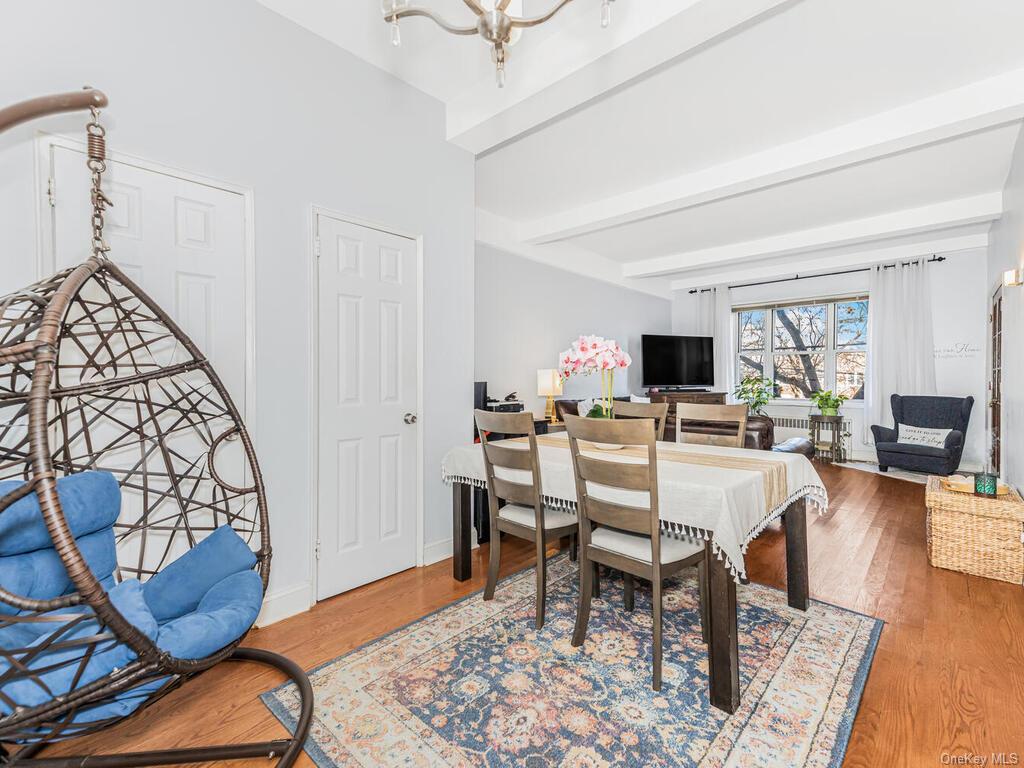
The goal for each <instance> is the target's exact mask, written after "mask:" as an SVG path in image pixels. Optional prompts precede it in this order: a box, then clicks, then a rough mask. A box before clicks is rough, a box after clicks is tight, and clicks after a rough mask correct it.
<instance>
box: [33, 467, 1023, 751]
mask: <svg viewBox="0 0 1024 768" xmlns="http://www.w3.org/2000/svg"><path fill="white" fill-rule="evenodd" d="M819 472H820V474H821V476H822V478H823V479H824V481H825V484H826V485H827V487H828V489H829V494H830V497H831V509H832V511H833V515H832V516H831V517H830V518H828V519H818V518H816V517H813V516H812V517H810V518H809V519H808V526H807V529H808V542H809V543H808V549H809V558H810V585H811V595H812V597H814V598H815V599H818V600H824V601H827V602H830V603H833V604H836V605H840V606H843V607H846V608H850V609H853V610H857V611H861V612H863V613H866V614H870V615H872V616H877V617H879V618H881V619H884V620H885V622H886V626H885V629H884V630H883V632H882V636H881V640H880V642H879V646H878V651H877V653H876V655H875V660H874V665H873V667H872V669H871V674H870V676H869V678H868V681H867V687H866V689H865V692H864V698H863V701H862V702H861V707H860V711H859V713H858V715H857V719H856V722H855V724H854V728H853V734H852V737H851V739H850V746H849V749H848V751H847V756H846V763H845V765H847V766H882V765H892V766H901V767H902V766H936V765H943V764H947V765H948V764H950V763H949V761H948V758H947V759H946V761H945V762H944V759H943V755H944V754H945V755H951V756H953V757H957V756H962V755H984V756H986V757H987V759H988V763H987V764H988V765H991V764H992V762H991V757H990V755H991V753H993V752H996V753H999V752H1003V753H1010V752H1016V753H1018V755H1019V759H1020V761H1021V764H1024V714H1022V713H1024V588H1022V587H1021V586H1014V585H1012V584H1007V583H1003V582H998V581H991V580H988V579H981V578H976V577H973V576H966V575H964V574H960V573H955V572H952V571H944V570H940V569H937V568H932V567H930V566H929V565H928V559H927V554H926V550H925V508H924V486H921V485H916V484H913V483H909V482H905V481H901V480H895V479H891V478H885V477H880V476H877V475H872V474H868V473H865V472H860V471H857V470H852V469H843V468H839V467H832V466H828V465H825V466H821V467H819ZM784 545H785V542H784V538H783V534H782V529H781V528H780V527H779V526H778V525H775V526H772V527H771V528H769V529H768V530H767V531H765V532H764V533H763V534H762V535H761V536H760V537H759V538H758V540H757V541H755V542H754V543H753V544H751V546H750V550H749V553H748V555H747V571H748V573H749V574H750V576H751V578H752V580H754V581H757V582H760V583H763V584H768V585H770V586H775V587H779V588H784V587H785V573H786V568H785V550H784ZM529 546H530V545H528V544H526V543H525V542H518V541H511V540H510V541H509V542H508V543H507V544H503V547H502V558H503V561H504V562H503V563H502V573H503V574H507V573H511V572H513V571H516V570H519V569H520V568H523V567H525V566H527V565H529V564H531V562H532V559H533V558H532V555H531V553H530V550H529ZM486 554H487V548H486V547H482V548H481V549H479V550H477V551H476V552H475V553H474V562H473V579H472V580H470V581H467V582H463V583H457V582H455V581H453V580H452V578H451V575H450V573H451V562H450V561H447V560H446V561H444V562H441V563H438V564H436V565H433V566H430V567H427V568H422V569H414V570H410V571H406V572H404V573H400V574H397V575H395V576H392V577H390V578H387V579H383V580H381V581H379V582H376V583H374V584H369V585H367V586H365V587H361V588H360V589H356V590H353V591H352V592H349V593H346V594H344V595H341V596H339V597H336V598H333V599H331V600H327V601H325V602H323V603H320V604H319V605H317V606H316V607H315V608H314V609H313V610H312V611H310V612H308V613H305V614H302V615H300V616H296V617H294V618H291V619H288V620H286V621H283V622H280V623H278V624H275V625H273V626H270V627H267V628H265V629H256V630H253V631H252V632H251V633H250V634H249V636H248V638H247V639H246V644H247V645H251V646H255V647H260V648H269V649H272V650H275V651H279V652H281V653H284V654H286V655H288V656H290V657H291V658H292V659H294V660H295V661H296V662H298V663H299V664H301V665H302V666H303V667H306V668H310V667H313V666H316V665H318V664H320V663H322V662H324V661H328V660H330V659H332V658H334V657H336V656H340V655H341V654H344V653H345V652H347V651H349V650H351V649H353V648H356V647H357V646H359V645H361V644H363V643H365V642H367V641H368V640H372V639H373V638H375V637H377V636H379V635H381V634H383V633H385V632H388V631H390V630H392V629H395V628H397V627H400V626H402V625H404V624H407V623H408V622H410V621H413V620H415V619H417V618H418V617H420V616H422V615H424V614H426V613H428V612H430V611H433V610H435V609H437V608H440V607H441V606H444V605H446V604H447V603H450V602H452V601H453V600H456V599H458V598H460V597H463V596H465V595H468V594H470V593H472V592H474V591H476V590H479V589H482V588H483V584H484V575H485V572H486ZM279 681H280V678H279V677H278V676H277V675H276V674H275V673H273V672H270V671H264V670H263V669H261V668H258V667H252V666H248V665H243V664H237V665H236V664H223V665H221V666H220V667H219V668H216V669H213V670H211V671H210V672H207V673H206V674H204V675H202V676H200V677H199V678H197V679H196V680H193V681H192V682H190V683H189V684H187V685H186V686H184V687H183V688H181V689H180V690H178V691H176V692H175V693H173V694H172V695H170V696H168V697H167V698H166V699H164V700H163V701H161V702H159V703H158V704H156V705H155V706H153V707H152V708H151V709H149V710H147V711H145V712H143V713H141V714H140V715H139V716H138V717H136V718H134V719H132V720H129V721H128V722H126V723H123V724H122V725H121V726H119V727H117V728H116V729H113V730H112V731H109V732H108V733H106V734H104V735H102V736H97V737H92V738H90V739H83V740H80V741H78V742H73V743H71V744H68V745H61V746H60V747H58V748H54V749H52V750H50V751H49V752H47V753H46V754H47V755H57V754H66V753H71V752H73V753H77V754H87V753H90V752H94V751H99V750H101V749H102V750H104V751H129V750H138V749H152V748H159V747H169V746H192V745H198V744H203V743H212V742H224V741H241V740H256V739H265V738H273V737H275V736H278V735H283V734H284V730H283V728H281V726H280V725H279V724H278V723H277V720H276V719H275V718H274V717H273V716H272V715H271V714H270V712H269V711H268V710H267V709H266V708H265V707H264V706H263V704H262V703H261V702H260V701H259V699H258V696H259V694H260V693H262V692H263V691H265V690H267V689H269V688H271V687H273V686H274V685H276V684H277V683H278V682H279ZM240 764H241V761H238V762H233V763H223V764H221V763H218V764H216V765H225V766H227V765H234V766H238V765H240ZM253 764H254V765H263V764H265V763H264V762H262V761H261V762H254V763H253ZM299 764H300V765H303V766H309V765H312V762H311V761H309V759H308V758H307V757H306V756H305V755H303V757H302V759H301V761H300V763H299Z"/></svg>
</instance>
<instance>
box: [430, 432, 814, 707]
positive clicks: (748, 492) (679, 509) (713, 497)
mask: <svg viewBox="0 0 1024 768" xmlns="http://www.w3.org/2000/svg"><path fill="white" fill-rule="evenodd" d="M536 439H537V449H538V454H539V459H540V470H541V486H542V489H541V490H542V495H543V499H544V504H545V505H546V506H550V507H553V508H557V509H563V510H566V511H571V512H574V511H575V509H576V481H575V475H574V472H573V466H572V457H571V454H570V451H569V441H568V436H567V435H566V434H564V433H561V434H554V435H539V436H537V438H536ZM508 443H509V444H510V445H518V447H522V444H521V443H516V442H515V441H513V440H510V441H508ZM492 444H494V443H492ZM497 444H501V442H499V443H497ZM594 449H596V446H595V447H594ZM635 453H636V452H635V451H629V450H623V451H621V452H616V451H614V450H600V451H597V450H595V452H594V455H595V456H598V457H599V458H601V459H604V460H607V461H620V462H623V463H635V462H639V461H644V459H638V458H636V456H635V455H633V454H635ZM657 456H658V497H659V517H660V519H661V527H662V531H663V532H664V533H666V534H668V535H671V536H677V537H688V538H690V539H696V540H702V541H703V542H704V562H705V568H706V569H707V571H706V572H707V580H708V595H709V605H708V618H709V622H708V623H709V627H708V630H709V631H708V638H707V645H708V676H709V698H710V702H711V704H712V706H714V707H717V708H718V709H721V710H723V711H725V712H728V713H730V714H731V713H733V712H735V711H736V709H737V707H738V706H739V703H740V693H741V691H740V680H739V638H738V628H737V625H738V621H737V603H736V586H737V584H742V583H746V581H747V573H746V567H745V564H744V554H745V553H746V549H747V545H748V544H749V543H750V542H751V541H752V540H753V539H754V538H756V537H757V536H758V534H760V533H761V532H762V531H763V530H764V529H765V528H767V527H768V526H769V525H770V524H772V523H773V522H775V521H777V520H779V518H783V528H784V530H785V541H786V546H785V551H786V589H787V592H788V602H789V605H790V606H791V607H792V608H795V609H798V610H801V611H806V610H807V607H808V567H807V514H808V512H809V511H810V512H816V513H818V514H820V515H826V514H828V493H827V491H826V489H825V486H824V484H823V483H822V481H821V478H820V477H819V476H818V473H817V472H816V471H815V469H814V466H813V465H812V464H811V462H810V461H809V460H808V459H807V457H805V456H803V455H802V454H797V453H785V452H776V451H765V450H754V449H746V448H730V447H724V446H716V445H703V444H696V443H669V442H659V443H657ZM442 477H443V479H444V481H445V482H446V483H448V484H450V485H451V486H452V532H453V555H454V557H453V565H452V569H453V573H452V575H453V577H454V578H455V579H456V580H457V581H465V580H466V579H469V578H470V576H471V575H472V560H471V551H472V544H471V531H472V518H471V509H470V498H471V489H472V488H474V487H477V488H483V487H486V474H485V472H484V462H483V454H482V450H481V447H480V445H479V444H478V443H477V444H466V445H460V446H456V447H454V448H452V449H451V450H449V451H448V453H447V454H446V455H445V456H444V459H443V460H442ZM509 479H513V478H509ZM624 493H635V492H630V491H627V492H624ZM610 500H615V499H614V498H610ZM619 501H620V503H629V500H628V499H627V498H622V499H619Z"/></svg>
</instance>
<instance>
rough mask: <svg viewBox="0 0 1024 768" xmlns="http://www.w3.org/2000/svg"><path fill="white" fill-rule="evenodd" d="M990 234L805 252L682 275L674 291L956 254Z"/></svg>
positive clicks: (984, 245) (981, 245)
mask: <svg viewBox="0 0 1024 768" xmlns="http://www.w3.org/2000/svg"><path fill="white" fill-rule="evenodd" d="M988 242H989V236H988V233H987V232H974V233H969V234H949V235H945V236H942V235H939V234H938V233H937V234H936V237H935V239H933V240H923V241H920V242H915V243H908V244H903V245H891V246H888V247H885V246H881V244H879V245H876V246H875V247H873V248H872V247H868V248H865V249H864V250H862V251H855V252H853V253H850V252H844V253H840V254H835V255H832V256H821V254H813V255H812V254H804V255H802V256H796V257H791V258H786V259H776V260H775V261H773V262H769V263H765V264H757V265H751V264H732V265H729V266H726V267H723V268H722V269H721V270H718V271H716V272H704V273H702V274H700V275H693V276H691V277H682V278H680V279H678V280H673V281H672V290H673V291H683V290H690V289H693V288H707V287H709V286H713V285H723V284H725V285H731V284H735V283H751V282H757V281H759V280H772V279H775V278H784V277H792V276H794V275H801V276H808V277H811V276H813V275H815V274H820V273H824V272H830V271H834V270H843V269H857V268H859V267H865V266H868V265H871V264H881V263H891V262H895V261H900V260H904V261H905V260H907V259H916V258H920V257H922V256H931V255H932V254H941V253H954V252H957V251H967V250H972V249H977V248H987V247H988Z"/></svg>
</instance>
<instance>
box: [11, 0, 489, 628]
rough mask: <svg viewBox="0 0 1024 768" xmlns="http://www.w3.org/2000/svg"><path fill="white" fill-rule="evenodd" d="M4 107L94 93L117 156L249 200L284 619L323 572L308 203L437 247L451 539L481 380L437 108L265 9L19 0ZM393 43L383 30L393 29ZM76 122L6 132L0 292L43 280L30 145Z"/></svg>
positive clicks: (427, 430)
mask: <svg viewBox="0 0 1024 768" xmlns="http://www.w3.org/2000/svg"><path fill="white" fill-rule="evenodd" d="M4 32H5V34H4V44H3V46H2V47H0V69H2V71H3V72H4V73H5V76H4V78H3V82H2V84H0V104H7V103H11V102H15V101H20V100H21V99H25V98H30V97H33V96H38V95H41V94H46V93H53V92H59V91H68V90H74V89H77V88H80V87H81V86H82V85H83V84H86V83H87V84H89V85H92V86H94V87H97V88H101V89H102V90H104V91H105V92H106V93H107V94H108V96H109V97H110V100H111V106H110V108H109V109H108V110H107V111H106V112H105V114H104V122H105V124H106V125H107V126H108V130H109V134H108V136H109V140H108V141H109V146H110V148H111V149H112V150H113V151H117V152H122V153H127V154H132V155H137V156H139V157H143V158H146V159H149V160H152V161H155V162H159V163H163V164H166V165H168V166H171V167H176V168H181V169H183V170H187V171H191V172H194V173H198V174H202V175H205V176H208V177H212V178H217V179H223V180H225V181H228V182H232V183H235V184H239V185H242V186H247V187H250V188H252V189H253V190H254V196H255V208H256V222H255V231H256V306H257V313H258V317H257V321H256V326H257V327H256V339H257V353H256V354H257V361H256V366H257V367H256V381H255V382H253V383H254V384H255V386H256V396H257V411H256V413H255V414H251V415H250V416H249V425H250V427H251V428H252V429H253V431H254V435H255V441H256V448H257V452H258V454H259V457H260V463H261V465H262V469H263V473H264V476H265V478H266V483H267V491H268V496H269V505H270V514H271V519H272V535H273V544H274V563H273V568H272V571H273V572H272V574H271V582H270V596H271V597H274V596H280V597H281V599H282V600H283V601H285V602H282V603H281V604H280V605H281V607H280V610H281V611H287V610H294V609H297V608H298V609H301V608H302V607H304V606H303V605H302V603H303V602H304V601H308V599H309V597H310V595H311V593H310V580H311V575H312V563H311V558H310V548H311V537H312V530H313V529H312V525H313V519H312V513H311V510H312V505H311V489H310V487H309V479H310V472H309V466H310V460H311V457H310V451H309V444H310V426H309V425H310V419H311V412H310V404H309V403H308V402H307V400H308V398H307V392H308V391H309V377H308V370H309V366H310V351H309V348H308V339H309V324H308V321H307V307H308V306H309V301H310V294H309V285H308V264H309V258H310V254H309V252H308V242H309V233H308V228H309V217H310V206H311V205H312V204H314V203H316V204H319V205H322V206H325V207H328V208H331V209H334V210H337V211H341V212H344V213H346V214H350V215H352V216H356V217H360V218H363V219H367V220H371V221H375V222H380V223H382V224H385V225H390V226H393V227H396V228H399V229H401V230H403V231H408V232H415V233H421V234H422V235H423V242H424V263H425V274H424V295H425V310H424V311H425V324H424V343H425V353H426V354H425V358H426V359H425V391H424V402H425V412H424V413H423V414H421V418H420V425H421V428H422V429H423V430H424V437H425V455H424V457H423V474H424V483H425V503H426V527H425V540H426V542H427V544H430V543H433V542H441V544H439V545H438V546H435V547H434V550H435V551H437V550H438V548H439V547H440V548H443V547H444V546H445V545H444V543H443V542H444V541H445V540H446V539H450V538H451V523H450V512H449V510H450V501H449V499H450V496H449V494H448V493H447V492H446V489H445V488H444V486H443V485H442V483H441V481H440V479H439V477H440V470H439V467H440V461H441V457H442V455H443V453H444V451H445V450H446V449H447V448H448V447H449V446H451V445H453V444H455V443H456V442H459V441H463V440H465V437H466V426H465V421H466V419H467V418H468V417H467V413H468V404H469V403H470V402H472V381H473V363H472V354H473V231H474V218H473V210H474V202H473V199H474V193H473V184H474V181H473V158H472V156H471V155H470V154H468V153H466V152H465V151H463V150H461V149H458V148H456V147H454V146H453V145H450V144H448V143H447V142H446V141H445V140H444V136H445V123H444V121H445V116H444V109H443V106H442V104H441V103H440V102H437V101H435V100H434V99H432V98H430V97H428V96H426V95H424V94H423V93H421V92H420V91H417V90H415V89H414V88H412V87H409V86H407V85H405V84H403V83H402V82H400V81H399V80H397V79H395V78H393V77H391V76H389V75H387V74H385V73H384V72H382V71H381V70H378V69H376V68H374V67H372V66H370V65H369V64H366V63H365V62H363V61H361V60H360V59H357V58H356V57H354V56H352V55H351V54H349V53H347V52H345V51H343V50H341V49H339V48H337V47H335V46H333V45H331V44H330V43H328V42H326V41H325V40H323V39H321V38H320V37H317V36H316V35H314V34H312V33H311V32H308V31H306V30H304V29H302V28H300V27H298V26H296V25H294V24H292V23H291V22H289V21H286V20H285V19H283V18H281V17H279V16H277V15H276V14H274V13H273V12H271V11H269V10H267V9H266V8H264V7H263V6H260V5H258V4H256V3H253V2H247V1H246V0H218V2H205V1H204V0H178V1H177V2H173V3H156V2H132V1H131V0H95V1H94V2H91V3H82V2H77V1H73V0H62V1H61V0H48V2H45V3H43V2H34V3H26V2H23V3H12V4H10V7H6V8H5V17H4ZM382 35H383V33H382ZM83 122H84V121H83V117H82V116H81V115H72V116H62V117H56V118H50V119H47V120H42V121H36V122H35V123H33V124H31V125H23V126H21V127H20V128H18V129H15V130H14V131H10V132H8V133H6V134H3V135H2V136H0V211H3V226H0V259H2V269H0V292H3V293H6V292H7V291H10V290H13V289H17V288H20V287H22V286H24V285H27V284H29V283H30V282H32V281H33V280H34V278H35V249H36V244H35V243H36V241H35V237H36V223H35V200H34V194H33V193H34V171H33V160H34V153H33V146H32V143H33V137H34V135H35V132H36V131H38V130H46V131H49V132H55V133H62V134H67V135H71V136H76V137H81V136H82V135H83V133H82V131H83V128H82V125H83Z"/></svg>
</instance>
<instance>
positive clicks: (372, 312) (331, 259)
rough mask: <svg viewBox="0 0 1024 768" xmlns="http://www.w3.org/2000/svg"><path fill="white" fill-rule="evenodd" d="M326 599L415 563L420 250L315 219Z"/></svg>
mask: <svg viewBox="0 0 1024 768" xmlns="http://www.w3.org/2000/svg"><path fill="white" fill-rule="evenodd" d="M316 228H317V231H316V235H317V238H318V244H319V253H320V256H319V260H318V283H319V289H318V298H319V304H318V307H319V310H318V313H319V334H318V335H319V342H318V346H319V437H318V442H319V451H318V454H319V466H318V470H319V471H318V477H319V483H318V485H319V489H318V507H317V508H318V517H319V520H318V529H317V530H318V560H317V599H321V600H322V599H324V598H326V597H330V596H331V595H336V594H338V593H339V592H344V591H345V590H348V589H352V588H353V587H357V586H359V585H360V584H366V583H367V582H370V581H374V580H376V579H380V578H382V577H384V576H387V575H389V574H392V573H396V572H397V571H401V570H404V569H406V568H411V567H413V566H414V565H415V564H416V541H417V535H416V477H417V472H416V469H417V461H418V456H417V454H418V449H417V431H418V429H419V428H418V426H417V425H416V423H415V419H416V406H417V402H418V396H419V393H418V387H419V377H418V373H417V371H418V367H417V366H418V363H417V355H418V349H417V338H418V327H417V326H418V322H419V318H418V279H419V277H418V275H417V268H418V267H417V249H416V243H415V241H413V240H410V239H408V238H405V237H399V236H398V235H393V234H389V233H387V232H382V231H380V230H377V229H371V228H369V227H362V226H358V225H356V224H351V223H348V222H344V221H339V220H337V219H334V218H330V217H327V216H324V215H318V216H317V221H316Z"/></svg>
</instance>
